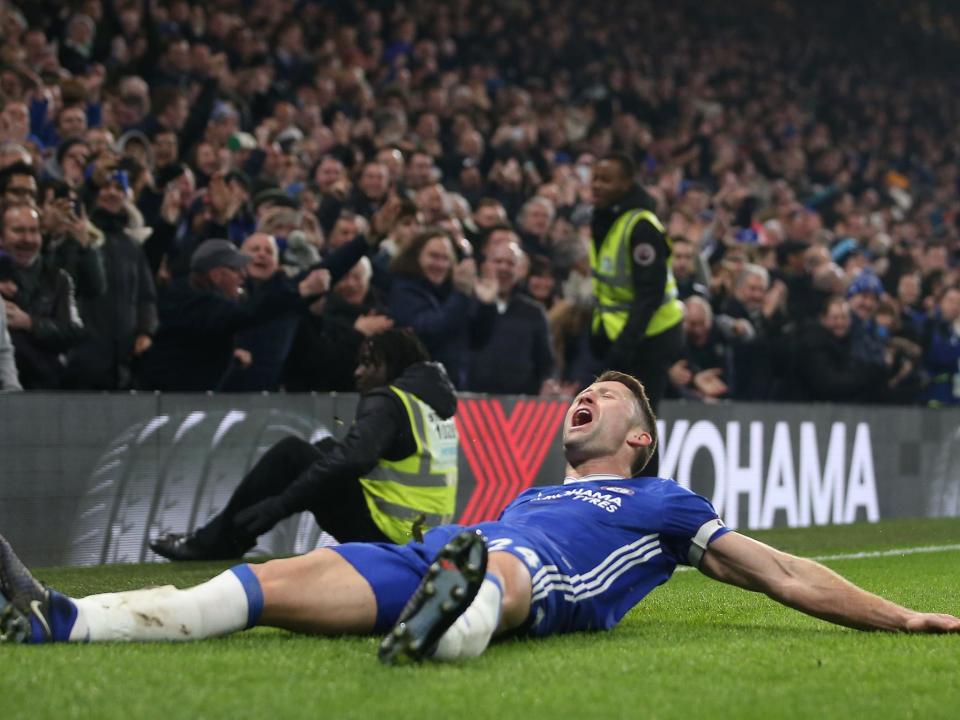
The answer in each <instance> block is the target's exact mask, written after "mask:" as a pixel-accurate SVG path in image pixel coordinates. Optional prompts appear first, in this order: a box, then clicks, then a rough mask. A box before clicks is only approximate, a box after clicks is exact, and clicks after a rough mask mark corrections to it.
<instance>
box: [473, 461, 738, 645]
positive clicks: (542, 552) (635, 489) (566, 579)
mask: <svg viewBox="0 0 960 720" xmlns="http://www.w3.org/2000/svg"><path fill="white" fill-rule="evenodd" d="M477 527H479V528H480V529H481V530H483V532H484V533H485V534H486V535H487V538H488V548H489V550H490V551H491V552H496V551H506V552H510V553H512V554H513V555H515V556H517V557H518V558H520V559H521V560H523V561H524V562H525V563H526V565H527V567H528V568H529V570H530V575H531V578H532V581H533V598H532V601H533V604H532V607H531V618H530V625H529V632H530V633H531V634H534V635H546V634H550V633H554V632H569V631H573V630H601V629H607V628H610V627H613V626H614V625H615V624H616V623H617V622H619V621H620V619H621V618H622V617H623V616H624V615H625V614H626V613H627V612H628V611H629V610H630V608H632V607H633V606H634V605H636V604H637V603H639V602H640V601H641V600H642V599H643V598H644V597H646V595H647V594H649V593H650V591H652V590H653V589H654V588H655V587H657V586H658V585H660V584H662V583H664V582H666V581H667V580H668V579H669V578H670V576H671V575H672V574H673V571H674V569H675V568H676V566H677V565H678V564H685V565H693V566H695V567H696V566H698V565H699V564H700V559H701V558H702V556H703V552H704V550H705V549H706V548H707V546H708V545H709V544H710V543H711V542H712V541H713V540H715V539H717V538H718V537H720V536H721V535H723V534H725V533H727V532H729V530H728V529H727V528H726V527H724V525H723V522H722V521H721V520H720V518H719V517H718V516H717V513H716V511H715V510H714V508H713V506H712V505H711V504H710V502H709V501H708V500H706V499H705V498H703V497H701V496H700V495H697V494H695V493H693V492H691V491H689V490H687V489H685V488H683V487H681V486H679V485H677V483H676V482H674V481H672V480H664V479H661V478H629V479H624V478H618V477H611V476H589V477H588V478H585V479H583V480H579V481H576V482H571V483H569V484H565V485H554V486H549V487H534V488H531V489H529V490H527V491H525V492H524V493H522V494H521V495H520V496H518V497H517V498H516V499H515V500H514V501H513V502H512V503H510V504H509V505H508V506H507V507H506V509H505V510H504V511H503V513H502V514H501V516H500V519H499V520H498V521H496V522H491V523H481V524H479V525H478V526H477Z"/></svg>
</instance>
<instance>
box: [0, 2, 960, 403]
mask: <svg viewBox="0 0 960 720" xmlns="http://www.w3.org/2000/svg"><path fill="white" fill-rule="evenodd" d="M958 17H960V16H958V15H957V13H956V11H955V10H954V9H953V7H952V4H951V3H949V2H938V1H936V0H925V1H924V0H913V1H910V2H907V1H906V0H902V1H901V0H877V1H876V2H869V3H868V2H859V1H858V2H846V3H827V2H819V1H816V2H804V1H802V0H778V1H777V2H764V1H761V0H756V1H754V0H739V1H738V0H734V1H729V0H727V1H721V0H674V1H673V2H669V3H666V2H655V1H653V0H635V1H632V2H629V3H581V2H573V1H572V0H549V1H548V0H454V1H452V2H439V1H438V0H421V1H413V2H393V1H391V0H382V1H379V2H378V1H374V0H369V1H366V2H364V1H363V0H357V1H351V2H346V1H338V0H327V1H310V0H300V1H294V0H210V1H209V2H202V3H201V2H192V1H190V0H146V1H143V0H77V1H74V2H63V1H58V2H51V1H45V0H30V1H29V2H26V1H24V2H20V3H11V2H9V1H7V2H3V3H2V4H0V32H2V35H3V39H2V45H0V166H2V168H3V169H2V171H0V197H2V202H3V205H2V208H0V211H2V217H0V295H2V297H3V305H4V309H3V311H2V312H0V316H2V317H3V319H5V323H6V326H7V329H8V332H9V336H10V338H11V339H12V347H13V352H12V353H10V354H9V355H10V357H15V368H14V369H11V368H10V367H8V368H7V369H0V384H3V386H5V387H6V388H7V389H14V388H16V387H20V386H22V387H23V388H25V389H28V390H29V389H77V390H126V389H162V390H168V391H181V390H213V391H260V390H278V389H286V390H288V391H305V390H317V391H330V390H340V391H347V390H352V389H353V388H354V380H353V371H354V369H355V367H356V352H357V348H358V347H359V345H360V342H361V341H362V339H363V338H364V337H368V336H370V335H373V334H376V333H378V332H382V331H383V330H385V329H387V328H390V327H411V328H412V329H413V330H414V331H415V332H416V333H417V335H418V336H419V337H420V338H421V339H422V340H423V341H424V343H425V344H426V346H427V347H428V349H429V350H430V352H431V353H432V355H433V356H434V357H435V358H436V359H438V360H440V361H442V362H443V363H444V364H445V365H446V367H447V369H448V372H449V373H450V375H451V377H452V378H453V380H454V382H455V384H456V385H457V387H458V388H459V389H461V390H468V391H477V392H493V393H526V394H538V393H550V394H553V393H572V392H576V391H577V390H578V389H579V388H580V387H581V386H582V385H583V384H585V383H587V382H589V381H590V379H591V377H592V374H593V373H594V372H596V370H597V369H598V368H597V367H596V361H595V360H594V359H593V358H592V356H591V353H590V348H589V343H588V342H587V334H588V332H589V320H590V313H591V307H592V303H593V301H594V298H593V291H592V288H591V281H590V268H589V260H588V243H589V241H590V221H591V213H592V202H591V177H592V167H593V165H594V164H595V163H596V162H597V161H598V159H600V158H602V157H604V156H605V155H607V154H609V153H611V152H619V153H625V154H626V155H628V156H630V157H631V158H632V159H633V160H634V162H635V163H636V166H637V168H638V178H637V180H638V182H639V183H641V184H642V185H643V186H644V188H645V189H646V191H647V193H648V194H649V195H650V196H651V197H652V198H653V200H654V202H655V205H656V207H655V208H654V209H655V211H656V213H657V215H658V216H659V217H660V219H661V220H662V222H663V224H664V225H665V226H666V229H667V231H668V234H669V236H670V238H671V239H672V246H673V272H674V275H675V276H676V278H677V281H678V284H679V288H680V294H681V298H682V299H683V300H684V301H685V304H686V316H685V320H684V329H685V348H684V351H683V353H682V355H681V356H680V357H678V358H677V359H676V362H675V364H674V365H673V366H672V367H671V369H670V391H669V394H668V396H670V395H672V396H673V397H681V398H687V399H691V400H702V401H707V402H715V401H719V400H723V399H738V400H755V401H778V400H780V401H835V402H883V403H903V404H908V403H910V404H918V403H925V404H931V405H936V404H950V403H957V402H958V401H960V285H958V272H957V268H958V263H960V244H958V233H960V231H958V222H960V215H958V207H960V203H958V190H960V184H958V183H960V176H958V152H960V123H958V119H960V92H958V87H957V85H958V81H957V76H956V72H955V67H956V66H957V61H958V60H960V22H958ZM212 239H215V240H218V241H219V242H214V243H210V242H207V241H210V240H212ZM241 255H242V256H243V257H241ZM328 288H329V289H328ZM0 340H2V338H0ZM0 357H3V355H2V354H0Z"/></svg>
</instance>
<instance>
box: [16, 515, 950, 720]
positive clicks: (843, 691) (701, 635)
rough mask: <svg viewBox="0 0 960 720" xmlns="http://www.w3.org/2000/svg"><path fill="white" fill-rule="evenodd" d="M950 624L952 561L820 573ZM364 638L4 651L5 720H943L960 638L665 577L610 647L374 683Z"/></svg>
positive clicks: (143, 581)
mask: <svg viewBox="0 0 960 720" xmlns="http://www.w3.org/2000/svg"><path fill="white" fill-rule="evenodd" d="M757 537H759V538H760V539H763V540H765V541H769V542H771V543H775V544H778V545H779V546H781V547H783V548H784V549H789V550H791V551H794V552H797V553H800V554H804V555H811V556H813V555H824V554H836V553H843V552H856V551H861V550H884V549H890V548H903V547H914V546H929V545H945V544H956V543H960V520H942V521H923V522H889V523H883V524H880V525H872V526H871V525H860V526H852V527H844V528H820V529H817V530H807V531H775V532H770V533H763V534H760V533H758V534H757ZM828 564H829V565H830V566H831V567H833V568H835V569H836V570H838V571H839V572H841V573H842V574H844V575H846V576H847V577H849V578H850V579H852V580H854V581H855V582H857V583H860V584H862V585H864V586H866V587H868V588H870V589H871V590H874V591H877V592H881V593H883V594H886V595H888V596H889V597H891V598H892V599H894V600H896V601H898V602H901V603H904V604H908V605H913V606H917V607H922V608H924V609H929V610H936V611H941V612H952V613H958V612H960V592H958V591H960V551H957V550H952V551H944V552H938V553H929V554H914V555H905V556H893V557H880V558H867V559H858V560H832V561H829V562H828ZM222 567H223V566H222V565H216V564H188V565H180V566H172V565H137V566H112V567H98V568H86V569H77V568H61V569H49V570H43V571H40V572H39V573H38V574H39V575H40V576H41V577H43V579H44V580H46V581H48V582H50V583H52V584H54V585H55V586H57V587H59V588H61V589H62V590H64V591H66V592H68V593H71V594H86V593H91V592H101V591H104V590H108V589H129V588H134V587H139V586H142V585H155V584H161V583H174V584H176V585H181V586H182V585H189V584H192V583H194V582H197V581H200V580H203V579H205V578H206V577H208V576H210V575H211V574H213V573H215V572H217V571H218V570H219V569H220V568H222ZM376 646H377V641H376V639H374V638H336V639H315V638H306V637H297V636H294V635H291V634H288V633H285V632H280V631H275V630H269V629H258V630H255V631H252V632H248V633H243V634H240V635H236V636H233V637H230V638H226V639H220V640H208V641H203V642H197V643H192V644H182V645H173V644H152V645H146V644H130V645H124V644H103V645H86V646H48V647H23V646H4V647H0V717H2V718H73V717H82V718H125V719H126V718H276V719H278V720H279V719H281V718H301V717H302V718H321V719H323V718H385V719H386V718H417V720H423V719H425V718H434V717H437V718H440V717H442V718H449V719H450V720H461V719H464V720H479V719H480V718H514V717H520V718H524V720H537V719H539V718H545V719H546V718H549V719H551V720H554V719H556V720H561V719H562V718H580V717H583V718H615V717H629V718H697V717H722V718H726V719H729V718H824V717H829V718H864V717H866V718H871V719H875V718H956V717H960V636H950V637H945V636H939V637H937V636H903V635H889V634H879V633H858V632H856V631H852V630H846V629H843V628H838V627H834V626H831V625H828V624H826V623H823V622H820V621H817V620H813V619H811V618H807V617H805V616H802V615H800V614H798V613H795V612H793V611H791V610H788V609H786V608H783V607H781V606H779V605H777V604H775V603H773V602H771V601H769V600H767V599H766V598H763V597H761V596H758V595H754V594H750V593H746V592H743V591H741V590H737V589H735V588H730V587H727V586H724V585H721V584H719V583H716V582H713V581H711V580H708V579H707V578H705V577H703V576H701V575H700V574H699V573H696V572H683V573H677V574H676V576H675V577H674V579H673V580H672V581H671V582H670V583H669V584H668V585H667V586H665V587H663V588H660V589H659V590H658V591H656V592H654V593H653V594H652V595H651V596H650V597H649V598H647V599H646V600H645V601H644V602H643V603H642V604H641V605H640V606H639V607H638V608H636V609H635V610H634V611H633V612H632V613H631V614H630V615H628V616H627V618H626V619H625V620H624V621H623V622H622V623H621V624H620V626H619V627H618V628H617V629H616V630H614V631H613V632H609V633H596V634H575V635H568V636H563V637H555V638H551V639H548V640H543V641H512V642H506V643H501V644H498V645H495V646H494V647H492V648H491V649H490V650H488V652H487V653H486V654H485V655H484V656H483V657H481V658H480V659H478V660H476V661H473V662H470V663H465V664H462V665H458V666H441V665H430V664H428V665H424V666H422V667H414V668H385V667H381V666H380V665H379V664H378V663H377V661H376V657H375V656H376Z"/></svg>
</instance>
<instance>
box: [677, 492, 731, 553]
mask: <svg viewBox="0 0 960 720" xmlns="http://www.w3.org/2000/svg"><path fill="white" fill-rule="evenodd" d="M728 532H730V528H728V527H726V526H725V525H724V524H723V520H721V519H720V517H719V516H718V515H717V511H716V510H714V508H713V505H711V504H710V501H709V500H707V499H706V498H704V497H701V496H700V495H697V494H696V493H692V492H690V491H689V490H684V489H683V488H679V487H678V488H677V491H675V492H672V493H670V494H669V495H668V496H667V497H666V498H664V504H663V535H662V536H661V540H662V541H663V544H664V546H665V548H666V550H667V551H668V552H670V553H671V554H672V555H673V556H674V559H675V560H676V561H677V563H678V564H680V565H692V566H693V567H699V566H700V561H701V560H702V559H703V553H704V551H705V550H706V549H707V546H708V545H710V543H712V542H713V541H714V540H716V539H717V538H719V537H722V536H723V535H726V534H727V533H728Z"/></svg>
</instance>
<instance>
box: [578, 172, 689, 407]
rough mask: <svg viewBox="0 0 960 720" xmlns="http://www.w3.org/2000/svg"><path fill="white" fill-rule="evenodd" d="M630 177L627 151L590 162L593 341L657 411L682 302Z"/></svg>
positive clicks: (663, 243)
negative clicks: (642, 390) (638, 385)
mask: <svg viewBox="0 0 960 720" xmlns="http://www.w3.org/2000/svg"><path fill="white" fill-rule="evenodd" d="M634 176H635V168H634V164H633V161H632V160H631V159H630V158H629V157H627V156H625V155H619V154H613V155H608V156H606V157H604V158H602V159H601V160H600V161H599V162H598V163H597V164H596V165H595V166H594V168H593V180H592V183H591V189H592V191H593V201H594V211H593V220H592V223H591V230H592V235H593V240H592V242H591V243H590V268H591V271H592V274H593V290H594V297H595V300H596V304H595V306H594V312H593V320H592V325H591V347H592V348H593V351H594V355H595V356H596V357H597V359H598V361H599V362H600V363H601V364H602V369H604V370H619V371H620V372H625V373H629V374H631V375H633V376H635V377H636V378H637V379H639V380H640V381H641V382H642V383H643V384H644V387H645V388H646V390H647V395H648V396H649V398H650V404H651V405H652V406H653V408H654V410H656V407H657V404H658V403H659V400H660V398H661V397H662V396H663V392H664V390H665V389H666V385H667V370H668V369H669V367H670V365H672V364H673V362H674V361H675V360H676V359H677V357H679V355H680V351H681V348H682V345H683V303H681V302H680V300H678V299H677V282H676V280H675V279H674V277H673V272H672V271H671V268H670V264H671V243H670V239H669V238H668V237H667V234H666V232H664V228H663V225H662V224H661V223H660V221H659V219H657V216H656V215H654V213H653V212H652V210H651V207H652V205H653V203H652V199H651V198H650V197H649V196H648V195H647V194H646V192H644V191H643V189H642V188H641V187H640V186H639V185H637V184H636V182H635V181H634Z"/></svg>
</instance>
